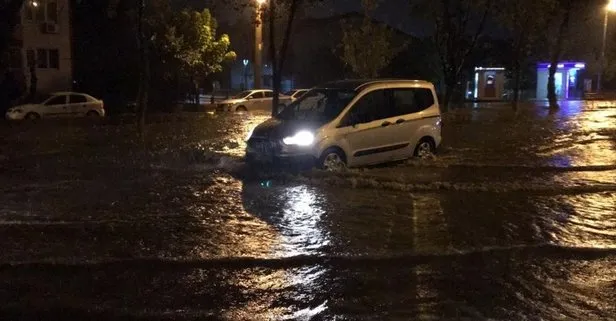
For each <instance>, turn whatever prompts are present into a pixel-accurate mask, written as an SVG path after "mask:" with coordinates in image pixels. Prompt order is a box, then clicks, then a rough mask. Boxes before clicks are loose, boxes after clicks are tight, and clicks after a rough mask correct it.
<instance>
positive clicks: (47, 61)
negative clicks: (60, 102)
mask: <svg viewBox="0 0 616 321" xmlns="http://www.w3.org/2000/svg"><path fill="white" fill-rule="evenodd" d="M70 21H71V10H70V0H26V1H25V2H24V7H23V9H22V12H21V25H20V26H18V28H17V30H16V35H15V38H16V39H17V40H18V41H17V43H18V44H19V47H20V48H16V49H17V50H16V51H15V54H13V55H12V58H11V60H12V63H11V64H12V65H13V67H16V66H15V65H17V66H19V67H20V68H21V70H22V71H23V76H24V78H25V85H26V87H27V88H30V87H31V86H32V85H36V91H37V92H39V93H49V92H54V91H64V90H70V89H71V88H72V83H73V79H72V74H73V66H72V49H71V39H72V36H71V23H70ZM32 78H35V79H36V81H35V82H34V81H32Z"/></svg>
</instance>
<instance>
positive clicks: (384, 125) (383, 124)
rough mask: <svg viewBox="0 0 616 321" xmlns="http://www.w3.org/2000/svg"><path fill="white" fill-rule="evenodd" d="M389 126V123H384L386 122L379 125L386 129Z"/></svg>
mask: <svg viewBox="0 0 616 321" xmlns="http://www.w3.org/2000/svg"><path fill="white" fill-rule="evenodd" d="M389 125H391V123H390V122H388V121H386V122H383V123H382V124H381V127H387V126H389Z"/></svg>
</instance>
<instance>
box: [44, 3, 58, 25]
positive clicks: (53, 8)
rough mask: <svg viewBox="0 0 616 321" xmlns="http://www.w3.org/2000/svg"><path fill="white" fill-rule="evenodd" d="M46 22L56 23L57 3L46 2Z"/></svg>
mask: <svg viewBox="0 0 616 321" xmlns="http://www.w3.org/2000/svg"><path fill="white" fill-rule="evenodd" d="M46 21H47V22H53V23H58V4H57V3H56V2H55V1H54V2H49V3H47V20H46Z"/></svg>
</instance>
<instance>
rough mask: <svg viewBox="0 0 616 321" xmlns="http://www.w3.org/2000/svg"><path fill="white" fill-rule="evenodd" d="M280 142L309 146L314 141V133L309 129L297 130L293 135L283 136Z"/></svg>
mask: <svg viewBox="0 0 616 321" xmlns="http://www.w3.org/2000/svg"><path fill="white" fill-rule="evenodd" d="M282 142H283V143H284V144H285V145H298V146H309V145H312V143H313V142H314V135H313V134H312V133H311V132H309V131H305V130H302V131H299V132H297V133H296V134H295V135H293V136H290V137H285V138H284V139H283V140H282Z"/></svg>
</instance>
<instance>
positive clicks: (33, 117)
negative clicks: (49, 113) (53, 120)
mask: <svg viewBox="0 0 616 321" xmlns="http://www.w3.org/2000/svg"><path fill="white" fill-rule="evenodd" d="M39 118H41V115H39V114H37V113H27V114H26V119H27V120H36V119H39Z"/></svg>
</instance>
